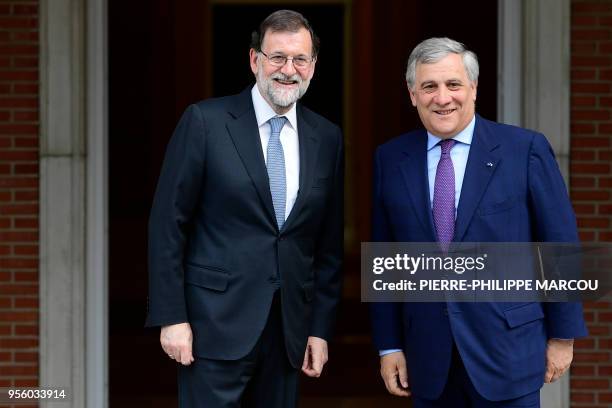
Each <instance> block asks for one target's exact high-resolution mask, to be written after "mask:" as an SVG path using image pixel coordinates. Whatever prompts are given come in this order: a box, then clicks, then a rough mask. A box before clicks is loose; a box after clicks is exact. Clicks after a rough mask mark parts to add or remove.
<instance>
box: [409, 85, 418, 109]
mask: <svg viewBox="0 0 612 408" xmlns="http://www.w3.org/2000/svg"><path fill="white" fill-rule="evenodd" d="M407 88H408V94H409V95H410V101H411V102H412V106H414V107H415V108H416V106H417V105H416V95H415V93H414V92H413V91H412V89H410V87H409V86H407Z"/></svg>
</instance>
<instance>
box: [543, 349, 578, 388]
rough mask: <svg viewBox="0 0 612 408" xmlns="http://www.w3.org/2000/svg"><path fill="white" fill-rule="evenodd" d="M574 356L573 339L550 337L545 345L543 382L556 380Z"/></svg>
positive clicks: (563, 372)
mask: <svg viewBox="0 0 612 408" xmlns="http://www.w3.org/2000/svg"><path fill="white" fill-rule="evenodd" d="M573 356H574V340H573V339H571V340H561V339H550V340H548V344H547V347H546V374H544V382H547V383H551V382H553V381H557V380H558V379H559V378H561V376H562V375H563V374H565V372H566V371H567V369H568V368H569V366H570V364H571V363H572V358H573Z"/></svg>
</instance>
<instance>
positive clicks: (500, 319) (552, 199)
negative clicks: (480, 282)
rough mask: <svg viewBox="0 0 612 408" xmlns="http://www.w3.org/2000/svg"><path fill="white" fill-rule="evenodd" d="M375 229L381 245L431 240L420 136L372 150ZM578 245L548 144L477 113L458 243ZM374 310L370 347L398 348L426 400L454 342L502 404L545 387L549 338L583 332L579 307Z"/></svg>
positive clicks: (391, 306) (423, 137)
mask: <svg viewBox="0 0 612 408" xmlns="http://www.w3.org/2000/svg"><path fill="white" fill-rule="evenodd" d="M487 163H492V164H493V166H491V165H490V164H489V165H487ZM372 228H373V240H374V241H378V242H390V241H397V242H432V241H436V235H435V229H434V224H433V217H432V211H431V205H430V196H429V184H428V179H427V133H426V131H425V130H418V131H414V132H410V133H407V134H404V135H401V136H399V137H397V138H395V139H393V140H391V141H389V142H387V143H385V144H384V145H382V146H380V147H379V148H378V150H377V151H376V158H375V175H374V208H373V226H372ZM577 240H578V235H577V228H576V220H575V216H574V212H573V210H572V206H571V203H570V201H569V198H568V195H567V190H566V187H565V184H564V182H563V179H562V176H561V174H560V172H559V168H558V166H557V163H556V161H555V158H554V154H553V151H552V149H551V147H550V145H549V143H548V141H547V140H546V138H545V137H544V136H543V135H542V134H539V133H536V132H533V131H530V130H526V129H522V128H518V127H514V126H508V125H502V124H498V123H495V122H491V121H488V120H485V119H483V118H481V117H480V116H477V117H476V126H475V129H474V137H473V140H472V144H471V147H470V153H469V156H468V162H467V167H466V170H465V177H464V181H463V186H462V190H461V196H460V199H459V207H458V209H457V219H456V225H455V237H454V241H460V242H577ZM371 312H372V313H371V315H372V324H373V337H374V343H375V346H376V347H377V349H379V350H384V349H393V348H398V349H403V350H404V352H405V355H406V359H407V363H408V371H409V375H410V386H411V389H412V392H413V393H414V394H415V395H417V396H420V397H423V398H428V399H435V398H437V397H438V396H439V395H440V394H441V392H442V391H443V389H444V385H445V384H446V379H447V376H448V371H449V367H450V362H451V353H452V344H453V341H454V342H455V344H456V346H457V348H458V350H459V352H460V355H461V358H462V360H463V363H464V365H465V367H466V370H467V372H468V374H469V376H470V379H471V380H472V382H473V384H474V386H475V387H476V389H477V390H478V392H479V393H480V394H481V395H482V396H483V397H485V398H487V399H489V400H493V401H498V400H506V399H512V398H516V397H519V396H522V395H525V394H527V393H530V392H533V391H535V390H537V389H539V388H540V387H541V386H542V384H543V379H544V372H545V365H546V355H545V351H546V341H547V339H550V338H563V339H570V338H576V337H581V336H585V335H586V334H587V333H586V328H585V325H584V321H583V316H582V306H581V305H580V304H576V303H530V302H523V303H516V302H515V303H501V302H500V303H404V304H401V303H379V304H374V305H372V308H371Z"/></svg>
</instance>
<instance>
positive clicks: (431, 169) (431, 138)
mask: <svg viewBox="0 0 612 408" xmlns="http://www.w3.org/2000/svg"><path fill="white" fill-rule="evenodd" d="M475 124H476V116H474V117H473V118H472V120H471V121H470V123H469V124H468V125H467V126H466V127H465V128H464V129H463V130H462V131H461V132H459V133H457V134H456V135H455V136H453V137H452V138H451V139H452V140H454V141H455V145H454V146H453V148H452V149H451V151H450V156H451V160H452V161H453V168H454V169H455V218H457V208H459V197H460V196H461V187H462V186H463V176H465V167H466V166H467V160H468V155H469V154H470V145H471V144H472V138H473V137H474V126H475ZM441 140H443V139H442V138H440V137H438V136H435V135H432V134H431V133H429V132H427V176H428V178H429V203H430V205H431V207H432V208H433V196H434V186H435V185H436V171H437V170H438V162H439V161H440V156H441V155H442V146H440V145H439V144H438V143H439V142H440V141H441Z"/></svg>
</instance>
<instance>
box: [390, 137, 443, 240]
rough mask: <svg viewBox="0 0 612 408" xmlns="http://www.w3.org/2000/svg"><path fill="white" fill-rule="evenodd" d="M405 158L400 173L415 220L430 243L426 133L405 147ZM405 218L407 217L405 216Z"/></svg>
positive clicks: (432, 229)
mask: <svg viewBox="0 0 612 408" xmlns="http://www.w3.org/2000/svg"><path fill="white" fill-rule="evenodd" d="M404 153H405V154H406V156H407V157H406V158H405V159H404V160H403V161H402V162H400V166H399V167H400V171H401V173H402V176H403V178H404V182H405V183H406V188H407V189H408V196H409V197H410V200H411V201H412V207H413V208H414V210H415V212H416V214H417V218H418V219H419V221H420V222H421V225H422V226H423V229H424V231H425V233H426V234H427V235H428V236H429V237H430V239H431V241H435V240H436V234H435V230H434V224H433V216H432V213H431V203H430V199H429V180H428V177H427V133H426V132H425V131H422V132H420V133H418V135H416V136H415V139H414V143H412V144H411V145H409V146H407V148H406V150H405V152H404ZM406 216H409V215H408V214H406Z"/></svg>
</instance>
